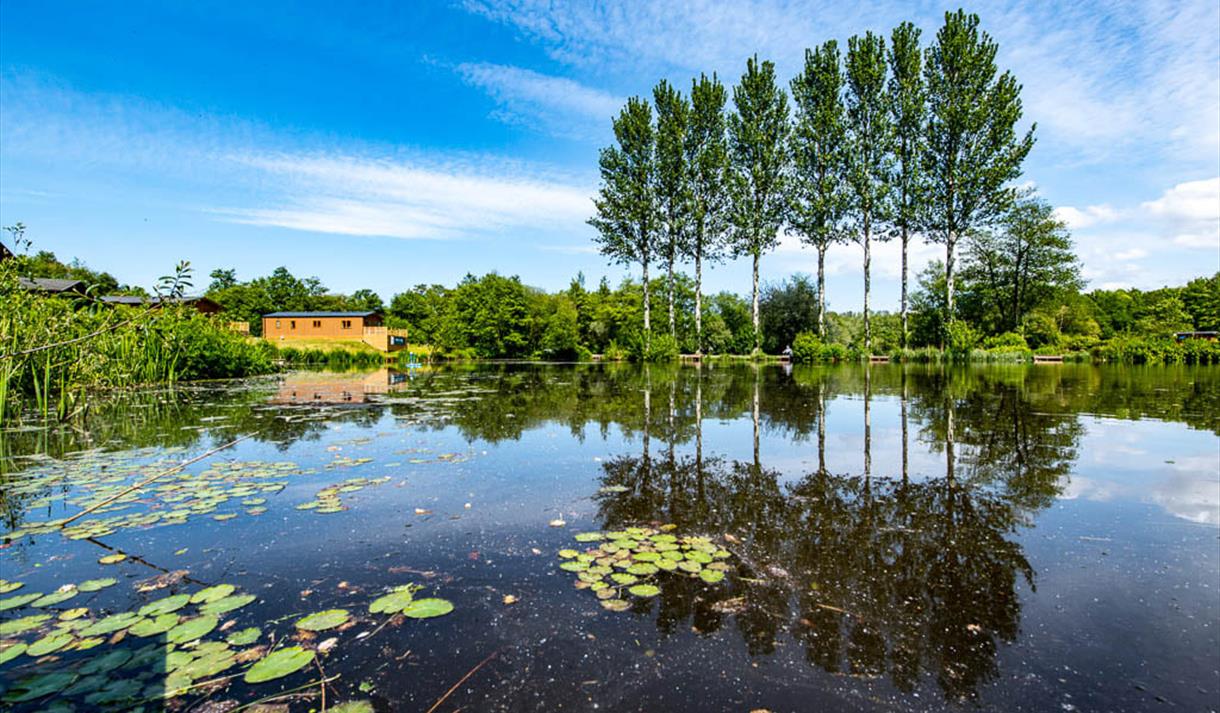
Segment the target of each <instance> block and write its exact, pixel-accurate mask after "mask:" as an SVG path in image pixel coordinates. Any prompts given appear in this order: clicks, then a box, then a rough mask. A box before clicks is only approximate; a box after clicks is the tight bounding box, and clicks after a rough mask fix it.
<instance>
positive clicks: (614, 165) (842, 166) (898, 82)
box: [589, 10, 1074, 351]
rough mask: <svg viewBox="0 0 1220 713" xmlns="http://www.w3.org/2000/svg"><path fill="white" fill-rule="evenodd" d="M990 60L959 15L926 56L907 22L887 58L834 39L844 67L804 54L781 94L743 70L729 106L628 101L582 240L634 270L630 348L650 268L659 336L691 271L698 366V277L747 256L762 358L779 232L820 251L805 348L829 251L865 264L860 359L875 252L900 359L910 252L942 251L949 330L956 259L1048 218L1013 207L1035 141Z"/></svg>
mask: <svg viewBox="0 0 1220 713" xmlns="http://www.w3.org/2000/svg"><path fill="white" fill-rule="evenodd" d="M997 49H998V46H997V44H996V43H995V41H994V40H993V39H992V38H991V36H990V35H989V34H988V33H986V32H985V31H982V30H981V29H980V27H979V18H978V16H977V15H974V14H967V13H966V12H964V11H962V10H958V11H957V12H948V13H946V14H945V21H944V25H943V26H942V27H941V28H940V30H939V31H938V32H937V34H936V37H935V38H934V40H933V41H932V42H931V43H930V44H929V45H928V46H927V47H924V46H922V44H921V32H920V30H919V28H917V27H915V26H914V25H913V24H911V23H909V22H904V23H902V24H900V25H899V26H898V27H896V28H895V29H894V30H893V32H892V33H891V34H890V37H889V39H888V42H887V39H886V38H885V37H882V36H880V35H876V34H874V33H872V32H866V33H864V34H863V35H857V36H853V37H851V38H850V39H849V40H848V42H847V51H846V53H844V52H842V51H841V50H840V48H839V44H838V42H837V41H835V40H828V41H826V42H824V43H822V44H821V45H819V46H818V47H816V48H813V49H808V50H806V52H805V63H804V68H803V70H802V71H801V73H800V74H798V75H797V76H796V77H794V78H793V79H792V80H791V81H790V82H789V85H788V88H789V91H790V95H789V93H788V92H785V90H784V88H783V87H782V86H781V85H780V84H779V82H778V80H777V78H776V73H775V65H774V64H773V63H772V62H770V61H760V60H759V59H758V57H757V56H754V57H751V58H749V59H748V60H747V62H746V70H745V73H744V74H743V75H742V77H741V80H740V82H739V83H738V84H737V85H736V86H735V87H733V89H732V107H731V109H730V108H729V107H728V97H729V91H728V90H727V89H726V88H725V86H724V85H723V84H722V83H721V82H720V80H719V79H718V78H717V76H716V75H715V74H713V75H712V76H710V77H709V76H707V75H706V74H701V75H700V76H699V77H698V78H697V79H694V80H692V82H691V88H690V92H689V96H686V95H684V94H682V93H681V92H680V91H679V90H677V89H676V88H674V87H673V86H672V85H670V84H669V82H668V81H666V80H662V81H661V82H660V83H659V84H657V86H656V88H655V89H654V90H653V93H652V94H653V95H652V103H651V104H650V103H649V101H648V100H647V99H646V98H642V97H632V98H631V99H629V100H628V101H627V103H626V105H625V106H624V107H623V109H622V110H621V111H620V113H619V114H618V116H617V117H615V118H614V119H613V130H614V137H615V142H614V144H613V145H611V146H608V147H606V148H603V149H602V150H601V152H600V155H599V159H598V165H599V171H600V177H601V187H600V189H599V193H598V196H597V198H596V199H595V215H594V216H593V217H592V218H591V219H590V221H589V223H590V224H591V225H592V226H593V227H594V228H595V229H596V230H597V238H596V240H597V242H598V245H599V247H600V249H601V251H602V253H603V254H605V255H606V256H607V257H609V258H610V259H611V260H613V261H616V262H619V263H625V264H638V265H640V268H641V272H642V284H643V285H645V299H644V332H643V338H644V340H645V341H646V342H647V341H648V340H650V339H651V337H652V329H651V315H650V302H651V301H650V300H649V299H648V297H649V295H648V294H647V293H648V289H649V288H648V286H649V285H650V279H649V269H650V267H651V266H652V265H653V264H655V263H658V262H659V263H660V264H661V265H662V266H663V267H664V270H665V276H666V280H665V290H666V307H667V311H668V316H669V324H668V333H669V335H671V336H673V335H674V334H675V330H676V318H675V300H674V284H675V282H674V280H675V278H674V275H675V263H676V262H689V263H692V264H693V266H694V272H695V305H694V311H695V325H696V333H697V338H696V342H697V349H698V351H702V349H703V335H702V329H701V325H702V314H701V312H702V295H701V292H702V272H703V266H704V263H715V262H718V261H720V260H722V259H724V258H727V257H734V258H740V257H748V258H749V259H750V261H751V265H752V287H751V319H752V326H753V328H754V332H755V334H754V344H753V348H754V349H755V350H756V351H757V350H759V349H760V347H761V340H762V333H761V316H760V309H759V307H760V304H759V303H760V280H759V261H760V259H761V257H762V256H763V255H764V254H765V253H767V252H770V251H771V250H773V249H775V247H776V246H777V244H778V241H779V236H780V232H781V231H785V232H787V233H789V234H792V235H796V236H798V237H799V238H800V240H801V241H802V242H803V243H804V244H806V245H809V246H811V247H813V248H814V249H815V250H816V251H817V264H818V269H817V295H818V302H819V309H818V312H817V314H818V317H819V318H818V321H817V334H818V336H819V337H821V338H823V339H824V338H825V337H826V322H825V319H824V317H823V316H822V315H825V314H826V309H825V294H826V289H825V255H826V251H827V250H828V249H829V248H830V247H831V246H832V245H836V244H843V243H851V242H854V243H857V244H859V245H860V246H861V248H862V251H863V272H864V308H863V341H864V348H865V349H866V350H868V349H871V348H872V330H871V326H872V324H871V311H870V309H869V297H870V292H871V284H870V283H871V245H872V243H873V242H875V241H887V240H891V239H897V240H899V241H900V242H901V247H902V250H901V252H902V296H901V307H900V320H901V323H902V329H901V334H900V337H901V342H902V346H904V347H905V346H907V340H908V335H909V330H908V317H909V299H908V293H907V274H908V270H907V253H908V247H909V244H910V241H911V240H912V239H913V238H916V237H922V238H923V239H926V240H929V241H932V242H936V243H942V244H944V246H945V260H944V262H943V263H942V270H943V272H944V274H945V280H944V283H943V290H944V296H943V304H944V314H945V316H946V321H952V320H953V319H954V318H955V316H956V311H955V308H956V293H955V289H954V288H955V286H956V285H957V284H958V279H957V276H956V274H955V268H956V258H957V251H958V245H959V242H960V241H961V240H963V239H967V238H973V236H975V234H976V233H979V232H981V231H984V230H988V229H992V228H994V227H996V226H999V225H1003V224H1005V221H1019V220H1020V217H1019V216H1013V215H1012V214H1013V213H1014V210H1016V207H1018V206H1020V207H1021V210H1024V211H1026V212H1029V211H1031V210H1032V211H1034V212H1038V211H1043V212H1048V211H1049V206H1046V205H1045V203H1044V202H1042V201H1040V200H1039V199H1037V198H1036V197H1034V196H1030V195H1026V196H1024V200H1021V198H1022V196H1021V195H1020V194H1019V192H1018V190H1017V188H1016V187H1015V185H1014V183H1015V181H1016V179H1017V178H1019V177H1020V176H1021V164H1022V162H1023V161H1024V159H1025V157H1026V156H1027V155H1028V153H1029V151H1030V149H1031V148H1032V147H1033V144H1034V129H1035V127H1033V126H1031V127H1030V128H1029V129H1028V130H1026V131H1025V132H1024V133H1021V132H1020V131H1018V127H1017V125H1018V123H1019V122H1020V120H1021V117H1022V106H1021V99H1020V92H1021V87H1020V85H1019V84H1018V83H1017V81H1016V78H1015V77H1014V76H1013V75H1012V73H1011V72H1009V71H1000V69H999V68H998V67H997V65H996V59H995V58H996V52H997ZM790 97H791V102H790ZM790 104H791V106H790ZM654 110H655V114H656V116H655V119H654V117H653V112H654ZM1011 225H1012V223H1009V224H1008V227H1011ZM1069 250H1070V245H1069ZM1073 263H1074V259H1073ZM1016 299H1017V302H1018V303H1020V302H1022V298H1021V297H1020V296H1018V297H1017V298H1016Z"/></svg>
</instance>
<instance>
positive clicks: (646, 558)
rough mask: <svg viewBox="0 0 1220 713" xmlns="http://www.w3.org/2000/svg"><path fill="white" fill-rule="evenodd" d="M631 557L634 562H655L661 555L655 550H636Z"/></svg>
mask: <svg viewBox="0 0 1220 713" xmlns="http://www.w3.org/2000/svg"><path fill="white" fill-rule="evenodd" d="M631 558H632V559H634V560H635V561H636V562H656V561H657V560H659V559H661V555H660V554H658V553H656V552H636V553H635V554H633V555H631Z"/></svg>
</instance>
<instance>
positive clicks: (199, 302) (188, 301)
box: [102, 295, 224, 314]
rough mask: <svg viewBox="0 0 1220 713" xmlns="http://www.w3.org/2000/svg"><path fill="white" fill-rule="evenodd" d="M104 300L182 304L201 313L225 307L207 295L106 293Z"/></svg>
mask: <svg viewBox="0 0 1220 713" xmlns="http://www.w3.org/2000/svg"><path fill="white" fill-rule="evenodd" d="M102 302H105V303H106V304H112V305H127V306H129V307H140V306H143V305H148V306H150V307H160V306H161V305H163V304H182V305H186V306H188V307H194V308H195V310H196V311H198V312H200V313H201V314H216V313H217V312H220V311H221V310H223V309H224V307H221V306H220V305H219V304H218V303H216V302H214V301H212V300H210V299H208V298H207V297H166V298H162V297H140V296H139V295H106V296H105V297H103V298H102Z"/></svg>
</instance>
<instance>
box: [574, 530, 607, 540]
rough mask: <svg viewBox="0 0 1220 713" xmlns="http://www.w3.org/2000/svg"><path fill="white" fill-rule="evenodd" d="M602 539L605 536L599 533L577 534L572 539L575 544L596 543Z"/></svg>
mask: <svg viewBox="0 0 1220 713" xmlns="http://www.w3.org/2000/svg"><path fill="white" fill-rule="evenodd" d="M604 538H605V536H604V535H602V533H600V532H578V533H576V536H575V537H574V539H575V540H576V541H577V542H597V541H598V540H601V539H604Z"/></svg>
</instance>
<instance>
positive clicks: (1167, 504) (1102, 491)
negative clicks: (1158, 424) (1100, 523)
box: [1059, 453, 1220, 525]
mask: <svg viewBox="0 0 1220 713" xmlns="http://www.w3.org/2000/svg"><path fill="white" fill-rule="evenodd" d="M1158 471H1159V472H1155V473H1153V472H1149V473H1146V474H1145V475H1144V477H1143V478H1142V479H1141V482H1138V483H1129V482H1119V481H1115V480H1099V479H1096V478H1090V477H1087V476H1083V475H1078V474H1073V475H1071V476H1067V477H1065V478H1063V479H1061V481H1060V487H1061V489H1062V492H1061V494H1060V495H1059V499H1060V500H1076V499H1083V500H1090V501H1094V502H1108V501H1111V500H1114V499H1116V498H1122V499H1130V500H1142V501H1144V502H1152V503H1155V504H1157V505H1159V506H1161V507H1162V508H1164V509H1165V511H1166V512H1168V513H1169V514H1170V515H1173V516H1174V517H1180V518H1182V519H1184V520H1189V521H1191V522H1197V523H1200V524H1206V525H1220V453H1217V454H1216V455H1206V456H1185V457H1181V458H1178V459H1176V460H1175V461H1174V462H1173V463H1166V464H1163V465H1162V466H1161V468H1160V469H1158ZM1166 471H1169V472H1166ZM1149 481H1152V482H1149Z"/></svg>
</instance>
